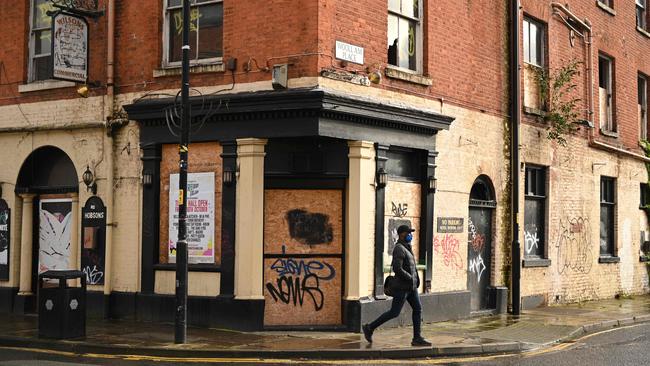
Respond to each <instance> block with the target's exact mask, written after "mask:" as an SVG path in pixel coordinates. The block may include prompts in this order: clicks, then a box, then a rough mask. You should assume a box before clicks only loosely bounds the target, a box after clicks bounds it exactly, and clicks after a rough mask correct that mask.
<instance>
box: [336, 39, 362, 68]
mask: <svg viewBox="0 0 650 366" xmlns="http://www.w3.org/2000/svg"><path fill="white" fill-rule="evenodd" d="M336 58H338V59H339V60H345V61H350V62H354V63H355V64H361V65H363V47H359V46H355V45H351V44H349V43H345V42H341V41H336Z"/></svg>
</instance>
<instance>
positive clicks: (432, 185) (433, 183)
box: [429, 175, 438, 193]
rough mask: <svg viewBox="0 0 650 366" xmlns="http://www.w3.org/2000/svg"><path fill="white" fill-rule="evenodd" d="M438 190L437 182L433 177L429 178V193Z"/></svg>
mask: <svg viewBox="0 0 650 366" xmlns="http://www.w3.org/2000/svg"><path fill="white" fill-rule="evenodd" d="M437 188H438V180H437V179H436V177H434V176H433V175H430V176H429V192H434V193H435V191H436V189H437Z"/></svg>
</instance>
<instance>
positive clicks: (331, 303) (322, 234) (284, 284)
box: [264, 189, 345, 326]
mask: <svg viewBox="0 0 650 366" xmlns="http://www.w3.org/2000/svg"><path fill="white" fill-rule="evenodd" d="M343 197H344V191H343V190H342V189H267V190H266V191H265V194H264V299H265V305H264V325H265V326H314V325H316V326H318V325H320V326H336V325H340V324H341V323H342V311H341V310H342V309H341V307H342V291H343V287H342V285H343V273H344V266H343V232H344V229H343V212H344V207H345V206H344V204H343Z"/></svg>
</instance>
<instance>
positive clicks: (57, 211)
mask: <svg viewBox="0 0 650 366" xmlns="http://www.w3.org/2000/svg"><path fill="white" fill-rule="evenodd" d="M39 206H40V207H39V231H38V235H39V241H38V273H39V274H41V273H43V272H46V271H49V270H68V269H70V229H71V226H72V225H71V219H72V200H71V199H43V200H41V201H40V204H39Z"/></svg>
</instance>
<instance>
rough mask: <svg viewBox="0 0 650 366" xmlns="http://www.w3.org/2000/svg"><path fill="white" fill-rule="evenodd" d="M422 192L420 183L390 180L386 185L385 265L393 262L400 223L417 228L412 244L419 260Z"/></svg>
mask: <svg viewBox="0 0 650 366" xmlns="http://www.w3.org/2000/svg"><path fill="white" fill-rule="evenodd" d="M421 192H422V188H421V185H420V183H410V182H396V181H389V182H388V184H387V185H386V204H385V208H384V210H385V211H384V212H385V217H384V230H385V234H384V266H387V265H390V263H391V260H392V253H393V248H395V242H396V241H397V239H398V236H397V228H398V227H399V226H400V225H408V226H410V227H411V228H412V229H414V230H415V232H414V233H413V241H412V242H411V246H412V247H413V254H414V255H415V258H416V260H417V258H418V255H419V248H420V214H421V207H422V198H421Z"/></svg>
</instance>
